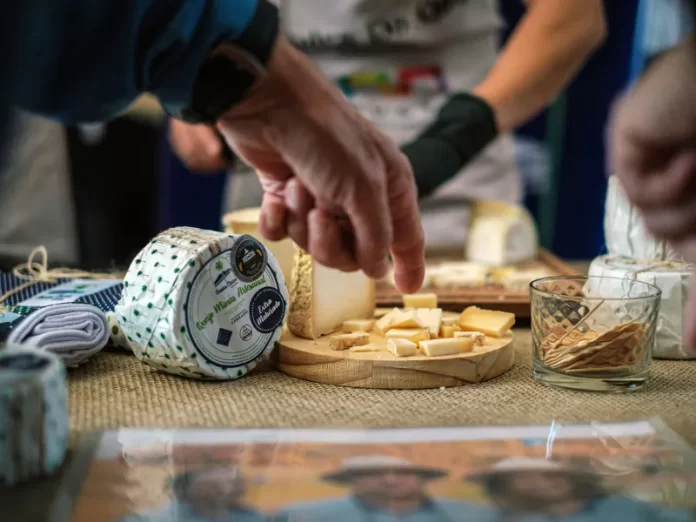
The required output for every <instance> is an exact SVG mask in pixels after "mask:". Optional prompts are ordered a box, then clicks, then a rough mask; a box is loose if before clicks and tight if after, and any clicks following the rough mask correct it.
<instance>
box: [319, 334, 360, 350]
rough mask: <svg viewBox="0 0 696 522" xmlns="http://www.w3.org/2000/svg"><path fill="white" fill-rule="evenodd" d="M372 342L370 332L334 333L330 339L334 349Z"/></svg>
mask: <svg viewBox="0 0 696 522" xmlns="http://www.w3.org/2000/svg"><path fill="white" fill-rule="evenodd" d="M369 342H370V334H368V333H365V332H358V333H347V334H338V335H334V336H333V337H331V338H330V339H329V348H331V349H332V350H347V349H348V348H351V347H353V346H364V345H366V344H368V343H369Z"/></svg>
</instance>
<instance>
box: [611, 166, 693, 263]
mask: <svg viewBox="0 0 696 522" xmlns="http://www.w3.org/2000/svg"><path fill="white" fill-rule="evenodd" d="M604 236H605V241H606V244H607V251H608V252H609V254H610V255H613V256H622V257H628V258H633V259H640V260H660V261H670V260H673V261H683V258H682V257H681V256H680V255H679V254H678V253H677V252H675V251H674V249H673V248H672V247H671V246H670V245H669V244H668V243H667V242H665V241H659V240H657V239H655V238H654V237H652V235H650V233H649V232H648V231H647V230H645V226H644V225H643V219H642V218H641V216H640V214H639V212H638V210H637V209H636V208H634V207H633V206H632V205H631V204H630V203H629V201H628V198H627V197H626V194H625V192H624V190H623V187H622V186H621V182H620V181H619V179H618V178H617V177H616V176H611V177H610V178H609V183H608V186H607V200H606V205H605V210H604Z"/></svg>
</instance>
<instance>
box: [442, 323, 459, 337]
mask: <svg viewBox="0 0 696 522" xmlns="http://www.w3.org/2000/svg"><path fill="white" fill-rule="evenodd" d="M458 331H459V329H458V328H457V327H456V326H454V325H449V326H448V325H445V324H443V325H442V326H440V337H454V334H455V333H456V332H458Z"/></svg>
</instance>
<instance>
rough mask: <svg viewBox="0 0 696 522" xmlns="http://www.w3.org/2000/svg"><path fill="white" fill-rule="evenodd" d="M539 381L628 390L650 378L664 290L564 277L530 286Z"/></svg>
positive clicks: (639, 284) (617, 281)
mask: <svg viewBox="0 0 696 522" xmlns="http://www.w3.org/2000/svg"><path fill="white" fill-rule="evenodd" d="M529 286H530V297H531V306H532V342H533V349H534V361H533V362H534V378H535V379H536V381H537V382H540V383H542V384H546V385H550V386H559V387H564V388H573V389H578V390H588V391H613V392H627V391H634V390H638V389H640V388H642V387H643V386H644V385H645V384H646V383H647V382H648V380H649V377H650V363H651V361H652V351H653V347H654V344H655V328H656V325H657V317H658V314H659V311H660V297H661V291H660V289H659V288H657V287H656V286H653V285H651V284H648V283H644V282H642V281H635V280H632V279H622V278H613V277H581V276H559V277H546V278H543V279H537V280H535V281H532V282H531V283H530V285H529Z"/></svg>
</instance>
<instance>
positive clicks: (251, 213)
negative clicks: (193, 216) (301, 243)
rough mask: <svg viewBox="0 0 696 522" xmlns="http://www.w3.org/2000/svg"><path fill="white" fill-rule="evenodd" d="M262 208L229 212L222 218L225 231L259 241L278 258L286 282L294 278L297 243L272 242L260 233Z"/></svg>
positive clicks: (288, 240) (284, 240) (289, 241)
mask: <svg viewBox="0 0 696 522" xmlns="http://www.w3.org/2000/svg"><path fill="white" fill-rule="evenodd" d="M260 217H261V208H258V207H256V208H244V209H240V210H236V211H234V212H229V213H227V214H225V215H224V216H223V217H222V223H223V225H224V226H225V231H226V232H227V233H232V234H237V235H240V234H249V235H250V236H254V237H255V238H256V239H258V240H259V241H260V242H261V243H262V244H263V245H264V246H265V247H266V248H267V249H268V250H269V251H270V252H271V253H272V254H273V255H274V256H275V258H276V260H277V261H278V264H279V265H280V270H281V272H283V277H284V278H285V280H286V281H290V279H291V278H292V267H293V265H294V263H295V249H296V248H297V247H296V246H295V243H293V242H292V240H291V239H282V240H280V241H270V240H268V239H266V238H265V237H263V235H261V232H260V231H259V219H260Z"/></svg>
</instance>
